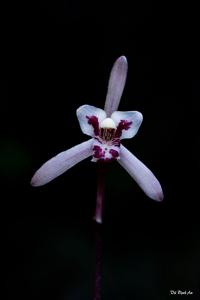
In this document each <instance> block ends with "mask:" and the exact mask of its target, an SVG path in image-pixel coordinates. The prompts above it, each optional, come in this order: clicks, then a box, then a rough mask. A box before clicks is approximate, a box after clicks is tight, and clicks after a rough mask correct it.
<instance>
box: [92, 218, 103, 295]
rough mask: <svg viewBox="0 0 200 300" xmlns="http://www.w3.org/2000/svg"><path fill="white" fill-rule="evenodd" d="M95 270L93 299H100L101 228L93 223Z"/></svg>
mask: <svg viewBox="0 0 200 300" xmlns="http://www.w3.org/2000/svg"><path fill="white" fill-rule="evenodd" d="M95 240H96V241H95V243H96V245H95V246H96V270H95V290H94V300H101V267H102V228H101V225H100V224H97V223H95Z"/></svg>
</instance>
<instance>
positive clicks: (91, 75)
mask: <svg viewBox="0 0 200 300" xmlns="http://www.w3.org/2000/svg"><path fill="white" fill-rule="evenodd" d="M196 15H197V13H196V9H195V7H193V8H192V10H191V12H190V11H189V10H188V8H187V7H184V6H183V4H182V6H180V7H179V6H178V5H177V7H175V6H174V5H171V4H162V5H161V4H159V5H158V4H157V3H155V2H154V1H145V0H144V1H140V2H134V3H132V4H127V3H120V4H117V3H115V4H113V5H111V3H110V5H108V3H105V4H104V3H103V2H93V3H88V2H82V1H75V2H73V1H64V2H61V3H59V2H55V1H40V2H39V3H37V5H36V4H30V3H29V4H28V5H27V4H26V5H25V6H23V7H22V8H19V7H18V8H17V10H16V15H15V16H14V17H13V19H12V22H10V23H9V26H8V28H7V29H8V30H9V34H8V35H7V40H8V42H9V43H8V45H9V47H8V48H9V52H8V53H7V55H8V54H9V55H8V56H7V57H8V59H7V61H8V64H7V63H6V70H7V73H8V75H6V73H5V76H4V77H3V78H5V80H1V81H0V84H1V98H2V104H3V105H2V109H1V112H2V117H1V121H3V122H2V126H1V129H2V135H1V141H0V144H1V146H0V166H1V168H0V172H1V175H2V195H3V196H2V212H3V220H4V224H6V228H8V243H6V244H5V245H6V247H5V248H6V252H7V256H6V257H7V260H6V265H7V274H8V276H7V288H8V293H7V294H8V299H13V298H15V299H66V300H78V299H81V300H84V299H93V298H92V293H93V285H94V282H93V281H94V268H95V234H94V223H93V221H92V217H93V213H94V208H95V196H96V165H95V164H93V163H90V159H87V160H85V161H83V162H81V163H80V164H78V165H76V166H75V167H74V168H72V169H70V170H69V171H68V172H66V173H65V174H64V175H62V176H61V177H59V178H57V179H56V180H54V181H53V182H51V183H49V184H48V185H46V186H44V187H40V188H33V187H31V186H30V185H29V181H30V179H31V177H32V175H33V173H34V172H35V171H36V170H37V168H39V167H40V165H41V164H42V163H43V162H45V161H46V160H48V159H49V158H51V157H52V156H54V155H55V154H57V153H59V152H61V151H63V150H65V149H68V148H70V147H71V146H73V145H76V144H78V143H80V142H82V141H84V140H86V139H87V137H86V136H84V135H83V134H82V133H81V131H80V129H79V124H78V121H77V119H76V113H75V112H76V109H77V108H78V107H79V106H81V105H83V104H91V105H95V106H99V107H103V105H104V101H105V96H106V90H107V83H108V78H109V73H110V70H111V67H112V65H113V63H114V61H115V60H116V59H117V58H118V57H119V56H121V55H125V56H126V57H127V59H128V63H129V72H128V79H127V83H126V87H125V90H124V93H123V97H122V102H121V104H120V110H139V111H141V112H142V114H143V116H144V121H143V124H142V126H141V128H140V130H139V132H138V134H137V136H136V137H135V138H134V139H132V140H127V141H125V142H124V145H126V146H127V147H128V148H129V149H130V150H131V151H132V152H133V153H134V154H135V155H136V156H138V157H139V158H140V159H141V160H142V161H143V162H144V163H145V164H147V166H149V168H150V169H151V170H152V171H153V172H154V173H155V174H156V176H157V177H158V178H159V180H160V182H161V184H162V187H163V190H164V194H165V198H164V201H163V202H162V203H156V202H154V201H152V200H150V199H148V198H147V197H146V196H145V194H144V193H143V192H142V191H141V190H140V189H139V187H138V186H137V185H136V183H135V182H134V181H133V180H132V178H131V177H130V176H129V175H128V174H127V173H126V172H125V171H124V170H123V169H122V168H121V167H120V166H119V165H118V164H117V163H116V164H115V163H114V164H113V165H112V166H111V167H110V170H109V173H108V174H107V177H106V196H105V207H104V223H103V225H102V236H103V266H102V268H103V270H102V281H103V282H102V285H103V298H102V299H104V300H106V299H113V300H115V299H116V300H123V299H127V300H129V299H136V300H138V299H158V300H164V299H168V298H172V297H175V298H177V297H178V296H170V290H181V291H185V290H187V291H189V290H190V291H191V292H193V293H194V294H193V296H188V297H189V298H193V299H198V297H199V286H200V282H199V278H200V276H199V275H200V272H199V267H200V258H199V250H200V242H199V216H198V215H199V195H198V194H197V187H198V182H197V179H198V173H199V172H198V166H197V157H198V155H197V154H198V150H197V132H196V129H197V124H195V120H196V119H195V113H196V111H197V106H198V105H197V104H198V101H199V96H200V82H199V58H198V56H199V48H198V46H197V45H198V42H197V40H198V19H197V16H196ZM6 24H8V23H6ZM4 33H5V32H4ZM5 52H6V51H5ZM2 58H3V59H2V60H3V61H4V57H2ZM6 79H7V80H6ZM182 297H183V296H182Z"/></svg>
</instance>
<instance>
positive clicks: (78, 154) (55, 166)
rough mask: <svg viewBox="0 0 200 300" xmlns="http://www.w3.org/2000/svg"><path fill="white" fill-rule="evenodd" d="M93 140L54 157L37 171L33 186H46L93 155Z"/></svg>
mask: <svg viewBox="0 0 200 300" xmlns="http://www.w3.org/2000/svg"><path fill="white" fill-rule="evenodd" d="M92 145H93V139H90V140H88V141H86V142H83V143H81V144H79V145H77V146H74V147H72V148H70V149H68V150H66V151H63V152H61V153H59V154H58V155H56V156H54V157H53V158H51V159H50V160H48V161H47V162H46V163H44V164H43V165H42V166H41V168H40V169H39V170H37V171H36V173H35V174H34V176H33V178H32V179H31V185H32V186H41V185H44V184H46V183H48V182H50V181H51V180H53V179H54V178H56V177H58V176H60V175H61V174H63V173H64V172H66V171H67V170H68V169H70V168H71V167H73V166H74V165H76V164H77V163H79V162H80V161H82V160H83V159H85V158H87V157H89V156H91V155H92Z"/></svg>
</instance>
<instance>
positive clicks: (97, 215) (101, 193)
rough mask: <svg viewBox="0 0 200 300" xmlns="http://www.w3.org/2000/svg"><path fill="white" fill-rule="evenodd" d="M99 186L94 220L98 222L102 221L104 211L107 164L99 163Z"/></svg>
mask: <svg viewBox="0 0 200 300" xmlns="http://www.w3.org/2000/svg"><path fill="white" fill-rule="evenodd" d="M97 168H98V171H97V172H98V186H97V199H96V210H95V216H94V220H95V221H96V222H97V223H100V224H101V223H102V212H103V199H104V189H105V166H104V165H103V164H102V163H99V164H98V166H97Z"/></svg>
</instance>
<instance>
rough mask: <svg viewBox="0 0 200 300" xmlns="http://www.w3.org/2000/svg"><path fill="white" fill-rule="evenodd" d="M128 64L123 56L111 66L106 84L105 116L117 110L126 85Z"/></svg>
mask: <svg viewBox="0 0 200 300" xmlns="http://www.w3.org/2000/svg"><path fill="white" fill-rule="evenodd" d="M127 70H128V63H127V59H126V57H125V56H121V57H119V58H118V59H117V60H116V62H115V63H114V65H113V68H112V70H111V73H110V79H109V83H108V91H107V96H106V102H105V107H104V109H105V111H106V113H107V116H108V117H110V116H111V114H112V113H113V112H114V111H116V110H117V109H118V106H119V103H120V99H121V96H122V93H123V90H124V86H125V83H126V76H127Z"/></svg>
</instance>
